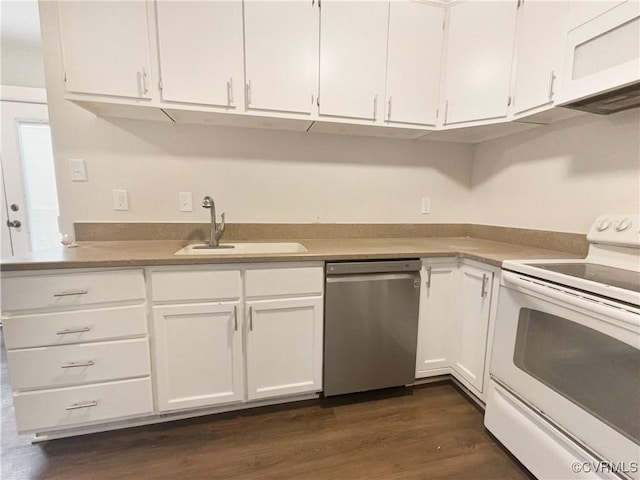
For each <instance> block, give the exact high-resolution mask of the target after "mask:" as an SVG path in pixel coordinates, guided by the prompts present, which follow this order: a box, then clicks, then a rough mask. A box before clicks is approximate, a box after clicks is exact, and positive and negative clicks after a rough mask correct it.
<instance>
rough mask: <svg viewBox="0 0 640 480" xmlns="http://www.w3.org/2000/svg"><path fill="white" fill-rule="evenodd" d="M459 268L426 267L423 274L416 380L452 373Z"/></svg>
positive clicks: (454, 266)
mask: <svg viewBox="0 0 640 480" xmlns="http://www.w3.org/2000/svg"><path fill="white" fill-rule="evenodd" d="M457 272H458V266H457V265H456V264H450V265H449V264H447V265H425V266H423V267H422V271H421V272H420V276H421V280H422V288H421V289H420V321H419V324H418V356H417V361H416V378H421V377H428V376H430V375H442V374H444V373H448V372H447V371H446V370H442V369H446V368H447V367H449V366H450V365H451V359H450V354H451V351H450V350H451V345H452V344H453V342H454V341H457V340H456V339H454V338H453V336H452V334H453V333H454V330H455V327H456V325H457V322H456V314H455V311H454V307H455V301H456V300H455V299H456V296H455V294H456V292H457V290H458V288H457V287H458V284H457V278H458V275H457Z"/></svg>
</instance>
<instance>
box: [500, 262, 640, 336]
mask: <svg viewBox="0 0 640 480" xmlns="http://www.w3.org/2000/svg"><path fill="white" fill-rule="evenodd" d="M502 280H503V282H504V284H505V286H507V287H511V286H513V287H515V288H517V289H518V290H528V291H530V292H534V293H537V294H538V295H542V296H544V297H547V298H550V299H553V300H556V301H557V302H560V303H562V304H564V305H572V306H574V307H578V308H582V309H585V310H589V311H592V312H596V313H599V314H601V315H604V316H606V317H609V318H612V319H614V320H617V321H619V322H623V323H626V324H628V325H631V326H633V327H634V328H633V331H637V329H638V327H640V316H639V315H638V314H634V313H632V312H630V311H628V310H624V309H622V308H617V307H614V306H611V305H606V304H604V303H602V302H598V301H597V300H592V299H590V298H588V297H584V296H580V295H576V294H573V293H569V292H567V291H564V290H561V289H560V288H556V287H552V286H550V285H545V284H542V283H539V282H537V281H535V280H533V279H531V280H529V279H526V278H522V277H521V276H519V275H517V274H515V273H511V272H505V271H503V272H502Z"/></svg>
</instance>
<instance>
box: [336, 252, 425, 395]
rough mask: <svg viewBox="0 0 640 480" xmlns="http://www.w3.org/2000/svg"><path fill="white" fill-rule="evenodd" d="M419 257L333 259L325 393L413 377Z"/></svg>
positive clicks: (385, 384)
mask: <svg viewBox="0 0 640 480" xmlns="http://www.w3.org/2000/svg"><path fill="white" fill-rule="evenodd" d="M420 265H421V262H420V260H399V261H398V260H394V261H369V262H348V263H328V264H327V280H326V289H325V326H324V329H325V330H324V386H323V389H324V395H325V396H331V395H340V394H343V393H351V392H362V391H366V390H374V389H377V388H386V387H394V386H400V385H407V384H410V383H413V382H414V379H415V368H416V344H417V339H418V304H419V299H420V273H419V272H420Z"/></svg>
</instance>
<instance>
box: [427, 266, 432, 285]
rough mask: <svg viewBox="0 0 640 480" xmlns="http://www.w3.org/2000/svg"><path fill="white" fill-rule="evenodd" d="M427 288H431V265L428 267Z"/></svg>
mask: <svg viewBox="0 0 640 480" xmlns="http://www.w3.org/2000/svg"><path fill="white" fill-rule="evenodd" d="M427 288H431V267H427Z"/></svg>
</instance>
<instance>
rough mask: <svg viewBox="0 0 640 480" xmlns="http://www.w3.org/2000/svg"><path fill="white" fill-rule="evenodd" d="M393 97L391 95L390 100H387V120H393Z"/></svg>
mask: <svg viewBox="0 0 640 480" xmlns="http://www.w3.org/2000/svg"><path fill="white" fill-rule="evenodd" d="M392 98H393V97H389V101H388V102H387V121H389V122H390V121H391V99H392Z"/></svg>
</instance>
